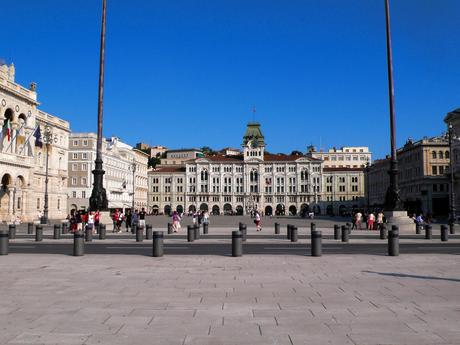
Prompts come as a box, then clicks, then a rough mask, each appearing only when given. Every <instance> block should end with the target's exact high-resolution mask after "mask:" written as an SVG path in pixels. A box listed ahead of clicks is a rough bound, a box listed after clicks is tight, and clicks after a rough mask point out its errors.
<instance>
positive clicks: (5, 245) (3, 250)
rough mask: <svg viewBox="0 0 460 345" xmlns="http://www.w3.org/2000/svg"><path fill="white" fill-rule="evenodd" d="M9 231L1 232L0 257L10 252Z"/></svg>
mask: <svg viewBox="0 0 460 345" xmlns="http://www.w3.org/2000/svg"><path fill="white" fill-rule="evenodd" d="M9 236H10V234H9V231H7V230H0V255H8V251H9V241H10V239H9Z"/></svg>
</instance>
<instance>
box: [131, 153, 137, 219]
mask: <svg viewBox="0 0 460 345" xmlns="http://www.w3.org/2000/svg"><path fill="white" fill-rule="evenodd" d="M131 169H132V171H133V200H132V206H131V208H132V211H131V212H134V193H135V188H136V187H135V185H136V183H135V181H136V162H135V160H134V159H133V163H132V164H131Z"/></svg>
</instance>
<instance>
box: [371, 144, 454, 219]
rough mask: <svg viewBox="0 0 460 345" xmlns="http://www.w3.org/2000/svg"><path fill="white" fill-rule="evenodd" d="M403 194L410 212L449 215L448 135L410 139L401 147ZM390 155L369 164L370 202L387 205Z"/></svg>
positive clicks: (380, 205)
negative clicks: (416, 139) (386, 195)
mask: <svg viewBox="0 0 460 345" xmlns="http://www.w3.org/2000/svg"><path fill="white" fill-rule="evenodd" d="M397 157H398V169H399V173H398V179H399V195H400V198H401V200H402V202H403V204H404V208H405V209H406V210H407V211H408V212H409V213H423V214H425V215H428V214H431V215H434V216H446V215H447V214H448V210H449V175H448V171H449V164H450V154H449V145H448V140H447V138H446V137H445V136H438V137H432V138H423V139H421V140H418V141H416V142H414V141H413V140H411V139H409V140H408V141H407V142H406V144H405V145H404V146H403V147H402V148H400V149H398V150H397ZM389 169H390V159H389V158H386V159H384V160H379V161H375V162H374V164H373V165H372V166H370V168H369V195H370V205H371V206H379V207H383V205H384V203H385V194H386V191H387V189H388V186H389V183H390V182H389V181H390V179H389V175H388V171H389Z"/></svg>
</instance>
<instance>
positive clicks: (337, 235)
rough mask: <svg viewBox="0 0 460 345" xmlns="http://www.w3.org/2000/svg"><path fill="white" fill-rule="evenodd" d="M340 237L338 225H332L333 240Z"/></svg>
mask: <svg viewBox="0 0 460 345" xmlns="http://www.w3.org/2000/svg"><path fill="white" fill-rule="evenodd" d="M338 239H340V225H338V224H335V225H334V240H338Z"/></svg>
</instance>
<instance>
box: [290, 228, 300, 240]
mask: <svg viewBox="0 0 460 345" xmlns="http://www.w3.org/2000/svg"><path fill="white" fill-rule="evenodd" d="M298 239H299V232H298V231H297V227H296V226H294V225H293V226H291V242H297V241H298Z"/></svg>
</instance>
